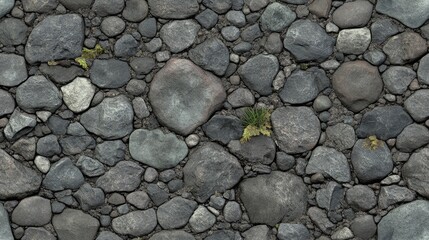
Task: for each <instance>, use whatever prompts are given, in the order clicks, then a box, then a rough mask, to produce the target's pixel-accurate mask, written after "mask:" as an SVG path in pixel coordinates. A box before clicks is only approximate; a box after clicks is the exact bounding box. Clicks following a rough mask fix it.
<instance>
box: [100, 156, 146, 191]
mask: <svg viewBox="0 0 429 240" xmlns="http://www.w3.org/2000/svg"><path fill="white" fill-rule="evenodd" d="M143 171H144V170H143V168H142V167H140V166H139V165H138V164H137V163H135V162H131V161H121V162H119V163H118V164H116V166H114V167H112V168H111V169H110V170H109V171H108V172H106V173H105V174H104V175H103V176H101V177H99V178H98V179H97V182H96V186H97V187H100V188H102V189H103V190H104V192H107V193H109V192H132V191H134V190H136V189H137V188H138V187H139V186H140V182H141V177H142V175H143Z"/></svg>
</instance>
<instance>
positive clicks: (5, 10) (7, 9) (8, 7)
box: [0, 0, 15, 235]
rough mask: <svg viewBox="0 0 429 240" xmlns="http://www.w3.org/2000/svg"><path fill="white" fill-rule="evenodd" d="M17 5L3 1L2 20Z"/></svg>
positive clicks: (0, 8)
mask: <svg viewBox="0 0 429 240" xmlns="http://www.w3.org/2000/svg"><path fill="white" fill-rule="evenodd" d="M14 5H15V0H1V2H0V18H1V17H3V16H4V15H6V14H7V13H9V12H10V10H12V8H13V6H14ZM6 235H8V234H7V233H6Z"/></svg>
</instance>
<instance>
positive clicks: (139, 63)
mask: <svg viewBox="0 0 429 240" xmlns="http://www.w3.org/2000/svg"><path fill="white" fill-rule="evenodd" d="M130 66H131V68H132V69H133V70H134V72H136V73H137V74H148V73H150V72H151V71H152V69H153V68H154V67H155V66H156V62H155V60H154V59H153V58H151V57H141V58H134V59H133V60H131V62H130ZM136 81H138V80H134V79H132V80H131V81H130V82H129V83H128V84H131V83H132V82H136ZM138 82H142V84H141V85H140V86H135V87H138V88H142V89H141V90H140V91H141V93H143V90H144V87H146V84H144V82H143V81H138ZM127 87H128V85H127ZM127 91H128V90H127ZM134 91H135V90H134ZM128 92H129V91H128ZM133 95H140V94H133Z"/></svg>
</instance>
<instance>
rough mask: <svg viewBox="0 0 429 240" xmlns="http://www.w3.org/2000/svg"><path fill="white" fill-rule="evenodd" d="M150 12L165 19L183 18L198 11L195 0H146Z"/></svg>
mask: <svg viewBox="0 0 429 240" xmlns="http://www.w3.org/2000/svg"><path fill="white" fill-rule="evenodd" d="M148 3H149V9H150V13H151V14H152V15H153V16H155V17H160V18H165V19H184V18H188V17H191V16H193V15H195V14H196V13H198V10H199V9H200V8H199V5H198V1H197V0H184V1H181V2H180V4H177V2H176V1H175V0H148Z"/></svg>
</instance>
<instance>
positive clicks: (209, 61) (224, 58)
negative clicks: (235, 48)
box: [189, 38, 229, 76]
mask: <svg viewBox="0 0 429 240" xmlns="http://www.w3.org/2000/svg"><path fill="white" fill-rule="evenodd" d="M189 58H190V59H191V60H192V61H193V62H194V63H195V64H197V65H198V66H200V67H202V68H203V69H205V70H207V71H212V72H214V73H215V74H216V75H219V76H222V75H224V73H225V71H226V69H227V68H228V65H229V51H228V48H227V47H226V46H225V44H224V43H223V42H222V41H221V40H219V39H218V38H211V39H208V40H206V41H204V42H202V43H201V44H199V45H197V46H196V47H194V48H193V49H191V50H190V51H189Z"/></svg>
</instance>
